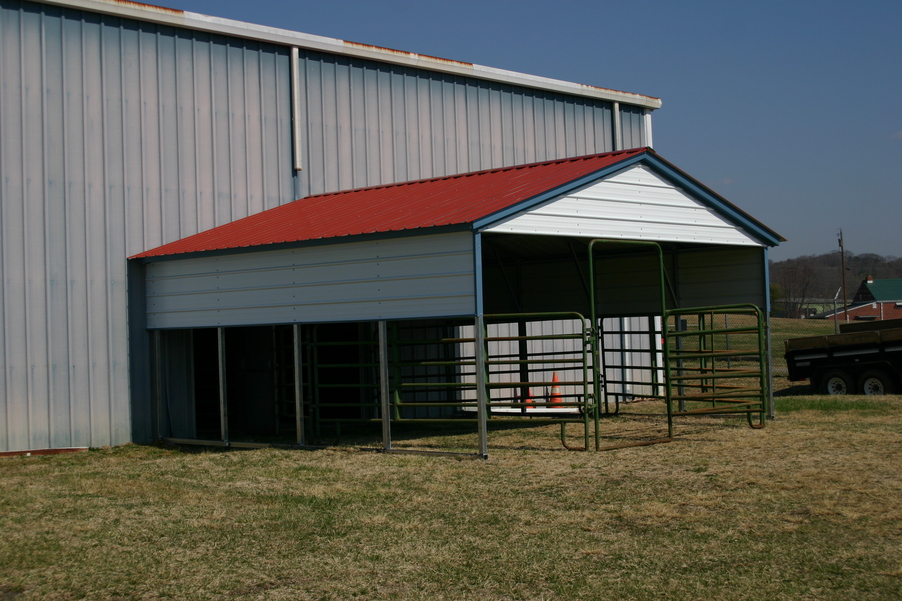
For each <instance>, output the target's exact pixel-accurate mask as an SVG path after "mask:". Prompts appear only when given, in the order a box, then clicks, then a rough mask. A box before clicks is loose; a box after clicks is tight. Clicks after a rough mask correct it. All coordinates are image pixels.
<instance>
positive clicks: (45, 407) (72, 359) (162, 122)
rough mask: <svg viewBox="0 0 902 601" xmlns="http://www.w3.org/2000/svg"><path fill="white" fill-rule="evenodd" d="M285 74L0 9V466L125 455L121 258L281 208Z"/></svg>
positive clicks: (34, 10)
mask: <svg viewBox="0 0 902 601" xmlns="http://www.w3.org/2000/svg"><path fill="white" fill-rule="evenodd" d="M288 62H289V59H288V52H287V49H285V48H279V47H276V46H267V45H265V44H260V43H257V42H243V41H240V40H239V41H236V40H228V39H226V38H224V37H218V36H213V35H210V34H203V33H200V34H192V33H191V32H186V31H179V30H175V29H173V28H169V27H163V26H156V25H151V24H139V23H137V22H135V21H128V20H124V19H117V18H115V17H101V16H99V15H96V14H92V13H87V12H81V11H76V10H69V9H61V8H57V7H53V6H48V5H40V4H34V3H30V2H17V1H14V0H0V81H2V88H0V229H2V231H0V254H2V258H0V276H2V277H0V282H2V290H0V294H2V298H0V305H2V313H0V338H2V341H3V342H2V348H0V353H2V355H0V364H2V365H3V370H2V374H0V420H2V421H0V450H20V449H37V448H47V447H69V446H100V445H107V444H118V443H123V442H127V441H129V440H131V437H132V430H131V423H130V408H129V398H130V393H131V391H130V386H129V365H128V360H127V359H126V358H127V357H128V354H129V352H128V351H129V346H128V336H127V330H126V324H127V314H126V309H127V303H126V257H127V256H129V255H131V254H134V253H137V252H140V251H142V250H146V249H148V248H152V247H154V246H157V245H159V244H161V243H164V242H169V241H172V240H176V239H178V238H181V237H183V236H186V235H188V234H191V233H194V232H197V231H199V230H201V229H206V228H209V227H212V226H214V225H218V224H221V223H225V222H226V221H231V220H232V219H235V218H237V217H241V216H243V215H247V214H249V213H251V212H257V211H260V210H263V209H265V208H269V207H273V206H277V205H278V204H281V203H282V202H286V201H289V200H292V199H293V197H294V194H293V190H292V179H291V178H292V172H291V170H290V158H291V154H290V153H291V150H290V146H289V143H290V139H289V137H288V136H287V134H286V132H288V130H289V128H288V123H289V119H290V112H289V111H290V106H289V98H290V97H289V93H290V90H289V85H288V84H289V81H288V80H289V66H288ZM138 360H140V358H138Z"/></svg>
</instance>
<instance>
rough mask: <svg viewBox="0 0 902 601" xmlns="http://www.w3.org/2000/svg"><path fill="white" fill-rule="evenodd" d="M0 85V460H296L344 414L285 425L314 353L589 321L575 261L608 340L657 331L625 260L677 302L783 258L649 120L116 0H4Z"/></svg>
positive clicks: (719, 291) (715, 298)
mask: <svg viewBox="0 0 902 601" xmlns="http://www.w3.org/2000/svg"><path fill="white" fill-rule="evenodd" d="M0 80H2V88H0V236H2V238H0V253H2V257H0V275H2V277H0V311H2V312H0V339H2V345H0V365H2V367H3V369H2V372H0V452H14V451H22V450H42V449H60V448H72V447H88V446H90V447H96V446H103V445H115V444H122V443H125V442H130V441H134V442H149V441H152V440H153V439H155V438H157V437H160V436H176V437H185V438H192V437H194V438H198V437H203V436H202V431H205V430H216V431H217V433H219V432H222V431H223V430H224V429H225V428H226V426H227V423H232V424H233V425H237V423H238V420H239V419H240V420H242V422H243V423H244V424H247V425H248V428H249V429H251V430H253V429H256V431H257V432H256V434H255V436H264V437H265V436H276V435H278V434H279V433H280V432H281V430H282V429H283V428H285V427H288V426H286V423H287V422H286V415H287V416H288V418H289V419H288V421H289V422H291V420H292V419H293V420H294V421H293V422H291V424H290V425H291V427H292V428H294V434H296V435H298V437H300V430H301V429H302V428H307V427H316V425H315V423H314V422H315V420H316V419H317V418H321V419H323V420H326V419H334V420H342V419H345V418H348V415H346V414H347V411H346V410H345V409H341V408H340V407H320V408H318V409H316V412H315V413H309V412H308V413H302V412H300V411H295V412H294V413H292V410H291V409H290V408H289V410H288V413H280V412H281V411H282V409H280V408H281V407H282V406H283V405H284V406H286V407H288V406H290V405H291V403H289V402H285V400H284V399H283V398H282V396H281V395H288V396H293V395H295V394H296V393H295V392H291V391H292V390H294V391H297V390H300V387H301V386H313V388H309V389H308V388H305V390H309V391H310V394H312V395H319V394H321V393H323V391H324V390H325V386H326V384H327V382H326V380H328V379H329V378H326V377H325V376H324V375H323V374H324V373H325V372H323V371H321V370H322V369H323V365H326V363H323V361H327V359H326V358H327V356H328V352H329V351H328V348H330V347H329V345H330V344H333V345H334V344H335V343H337V342H343V343H350V342H353V343H354V344H357V345H358V346H360V345H365V343H367V342H368V341H370V340H371V338H370V337H369V333H370V332H374V331H375V325H374V324H377V323H380V324H383V325H382V326H380V327H385V324H386V323H387V324H388V326H387V327H388V328H389V329H391V328H393V327H394V328H396V329H397V328H400V327H402V326H405V327H406V326H409V327H411V328H414V327H418V328H420V331H421V332H426V331H432V330H437V329H441V328H443V327H460V326H459V323H460V320H464V321H466V320H468V319H469V320H470V322H469V323H471V324H472V323H473V321H472V320H473V319H474V318H477V319H482V318H483V317H484V316H485V315H489V314H493V315H494V314H501V313H504V314H512V313H525V312H529V313H533V314H534V313H537V312H550V311H551V312H553V311H563V312H566V311H569V312H581V313H585V314H588V313H589V310H588V307H587V303H588V298H589V297H588V296H587V294H586V285H587V284H586V281H588V280H587V273H588V272H587V271H586V270H587V268H588V263H587V258H586V256H587V255H586V252H587V248H588V247H589V245H588V242H589V241H590V240H592V239H596V238H604V239H608V240H614V241H618V240H619V241H621V243H622V245H621V246H617V245H616V244H615V243H611V245H610V246H608V247H606V248H607V250H604V251H597V252H598V253H599V256H601V257H602V259H603V260H602V261H601V262H600V264H599V266H598V267H597V274H594V275H597V277H598V281H599V282H604V283H603V285H602V284H599V290H600V297H599V298H600V299H601V300H599V301H597V304H598V306H599V307H602V309H601V310H600V311H599V313H598V314H599V315H600V316H602V317H604V318H613V317H618V318H630V317H635V316H639V315H641V316H651V315H655V314H656V311H657V309H658V308H659V306H658V305H656V302H657V301H656V300H655V293H654V292H653V290H652V289H653V288H654V285H655V284H654V283H655V282H656V281H657V279H656V278H657V274H658V268H657V262H656V260H654V261H652V260H651V259H649V257H650V256H651V255H649V252H650V251H648V249H646V248H642V249H639V250H637V248H636V247H631V246H629V245H628V244H627V243H628V242H654V243H657V244H658V245H659V247H660V248H661V249H662V252H663V255H662V256H663V257H664V258H663V259H662V265H663V269H664V270H665V271H666V272H667V279H668V286H669V287H670V290H669V293H668V294H669V296H668V298H667V300H666V301H665V302H666V303H668V304H670V305H672V306H702V305H713V304H717V305H723V304H735V303H750V304H754V305H757V306H759V307H764V306H766V305H767V302H768V300H767V288H768V286H767V278H766V264H767V257H766V253H767V248H768V247H771V246H774V245H776V244H778V243H779V242H780V241H781V238H780V237H779V235H777V234H776V233H774V232H773V231H771V230H770V229H768V228H767V227H766V226H764V225H762V224H760V223H759V222H757V221H755V220H754V219H753V218H751V217H750V216H749V215H747V214H746V213H744V212H743V211H741V210H740V209H738V208H737V207H735V206H733V205H731V204H730V203H729V202H728V201H726V200H725V199H723V198H721V197H720V196H718V195H717V194H715V193H714V192H712V191H711V190H709V189H707V188H706V187H705V186H704V185H702V184H700V183H699V182H697V181H696V180H694V179H693V178H692V177H691V176H689V175H688V174H686V173H684V172H682V171H681V170H679V169H678V168H677V167H675V166H674V165H672V164H670V163H669V162H667V161H666V160H665V159H664V158H662V157H660V156H659V155H658V154H657V153H655V152H654V151H653V150H651V148H652V146H653V140H652V127H651V124H652V111H654V110H656V109H658V108H659V107H660V106H661V102H660V100H658V99H656V98H651V97H647V96H642V95H639V94H630V93H624V92H617V91H612V90H605V89H601V88H593V87H590V86H584V85H578V84H571V83H567V82H561V81H557V80H552V79H546V78H539V77H534V76H529V75H522V74H518V73H512V72H508V71H502V70H498V69H492V68H488V67H481V66H478V65H471V64H467V63H459V62H454V61H447V60H441V59H433V58H430V57H425V56H421V55H417V54H413V53H405V52H396V51H391V50H386V49H380V48H375V47H371V46H365V45H360V44H354V43H350V42H345V41H342V40H335V39H329V38H322V37H318V36H312V35H307V34H301V33H295V32H290V31H284V30H278V29H273V28H269V27H262V26H255V25H251V24H247V23H239V22H234V21H228V20H223V19H218V18H211V17H206V16H204V15H199V14H194V13H186V12H182V11H178V10H170V9H163V8H156V7H153V6H148V5H143V4H135V3H130V2H118V1H113V0H57V1H48V2H36V1H30V0H0ZM553 172H554V173H556V175H551V174H552V173H553ZM405 182H417V183H405ZM475 182H478V184H476V183H475ZM486 182H493V183H492V184H491V186H488V187H486V185H485V184H486ZM493 186H494V187H493ZM415 216H419V217H420V218H421V219H420V220H417V219H415V218H414V217H415ZM649 261H651V262H649ZM594 275H593V277H594ZM588 279H592V278H588ZM386 280H390V281H391V282H392V283H391V284H390V285H387V284H386ZM593 281H594V280H593ZM549 282H554V287H555V291H556V294H555V295H553V296H550V295H548V294H547V291H548V289H549ZM443 320H444V321H443ZM515 321H516V320H515ZM397 324H401V326H398V325H397ZM443 324H444V325H443ZM298 335H301V336H303V337H305V338H304V340H305V341H307V342H305V343H304V344H312V345H313V346H307V347H304V348H312V349H315V350H316V352H317V353H321V355H317V356H318V357H320V359H322V361H321V362H320V363H319V364H315V363H314V359H312V358H310V357H301V356H297V357H295V356H294V355H292V354H291V352H290V351H291V349H292V348H295V349H297V348H300V346H299V345H300V344H301V343H300V342H298V341H296V340H293V339H292V336H295V337H296V336H298ZM436 336H438V335H436ZM317 337H319V338H317ZM439 338H441V337H440V336H439ZM224 340H231V341H232V342H230V343H227V342H223V341H224ZM311 340H312V341H314V342H310V341H311ZM316 341H319V342H316ZM228 344H232V345H236V347H237V348H241V349H243V350H242V351H240V352H239V351H235V352H232V353H231V354H229V353H225V354H223V352H219V353H217V349H218V348H219V349H227V348H228V346H227V345H228ZM317 345H318V346H317ZM286 348H287V349H288V351H286V350H285V349H286ZM360 348H363V346H360ZM367 348H369V347H367ZM373 349H375V347H373ZM373 349H371V350H373ZM286 352H287V354H285V353H286ZM367 352H369V351H367ZM373 352H375V350H373ZM289 356H290V357H292V358H289ZM225 357H229V359H226V358H225ZM365 359H366V358H365V357H364V353H363V351H361V352H360V353H358V355H357V360H356V361H357V363H356V364H355V365H356V367H353V368H341V369H345V370H347V369H352V370H353V369H356V370H357V371H356V372H355V374H356V375H354V376H353V377H352V378H350V379H351V380H354V381H358V380H359V381H360V382H361V384H360V386H362V387H364V388H365V386H364V385H365V384H366V383H367V382H376V384H377V386H376V390H374V391H372V392H373V394H374V395H375V396H378V385H381V380H380V377H378V376H379V374H376V376H377V377H375V378H370V377H369V376H366V377H364V376H363V375H361V374H362V372H361V369H363V368H362V367H361V366H363V365H364V364H365V365H370V363H371V362H370V361H369V360H368V359H367V360H365ZM329 360H330V361H331V359H329ZM333 364H335V363H333ZM380 365H382V366H383V367H384V366H385V365H387V363H384V362H383V364H380ZM335 369H338V370H339V371H340V369H339V368H335ZM373 369H374V370H375V369H376V368H373ZM380 369H381V368H380ZM317 370H320V371H317ZM214 372H215V373H217V374H219V375H218V376H211V375H210V374H211V373H214ZM226 372H228V373H229V374H231V375H228V376H227V375H225V374H226ZM374 373H375V372H374ZM300 374H306V375H307V376H311V374H312V376H311V377H313V378H314V379H313V380H312V381H313V382H316V381H319V380H316V378H320V377H322V378H324V379H323V380H322V381H321V383H320V385H319V388H317V387H316V385H315V384H311V383H310V380H309V379H308V380H303V378H302V377H301V375H300ZM381 375H382V376H385V378H387V377H388V376H387V375H386V374H385V373H382V374H381ZM346 376H347V374H345V375H340V374H339V373H338V372H336V373H333V375H332V376H330V377H331V378H332V380H347V379H348V378H347V377H346ZM284 377H287V378H288V379H289V380H290V381H288V382H287V383H286V382H285V381H283V379H280V378H284ZM299 378H300V379H299ZM217 381H218V384H219V386H220V389H221V390H220V391H219V393H216V392H215V391H214V390H213V389H214V388H216V386H217ZM302 381H303V383H302ZM394 381H397V378H396V379H395V380H394ZM226 383H227V384H226ZM367 385H368V384H367ZM386 385H387V384H386ZM226 386H227V387H228V392H229V399H228V400H226V399H225V396H224V395H225V389H226ZM211 387H212V388H211ZM366 390H368V389H366ZM249 391H255V392H253V393H252V392H249ZM261 391H262V392H261ZM297 394H300V393H299V392H298V393H297ZM367 394H369V393H367ZM355 398H356V397H355ZM374 398H375V397H374ZM350 404H351V405H355V404H356V400H355V402H354V403H350ZM314 407H318V406H316V405H314ZM227 409H228V410H230V412H231V415H232V420H229V421H228V422H227V418H226V415H227V413H226V410H227ZM358 409H359V408H357V407H356V405H355V408H354V409H353V411H358ZM207 410H211V411H213V415H212V416H209V415H205V411H207ZM375 411H376V412H378V407H376V408H375ZM358 414H359V411H358V413H355V414H354V415H355V416H359V415H358ZM236 416H239V417H236ZM302 419H307V424H306V425H302V424H300V422H301V421H302ZM310 424H313V426H311V425H310Z"/></svg>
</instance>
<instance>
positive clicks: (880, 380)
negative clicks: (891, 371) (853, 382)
mask: <svg viewBox="0 0 902 601" xmlns="http://www.w3.org/2000/svg"><path fill="white" fill-rule="evenodd" d="M858 390H860V391H861V394H866V395H883V394H895V392H896V384H895V382H893V380H892V378H890V377H889V376H888V375H887V374H886V373H885V372H882V371H880V370H879V369H869V370H867V371H865V372H864V373H862V374H861V377H859V378H858Z"/></svg>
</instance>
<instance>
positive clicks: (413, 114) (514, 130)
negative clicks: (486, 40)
mask: <svg viewBox="0 0 902 601" xmlns="http://www.w3.org/2000/svg"><path fill="white" fill-rule="evenodd" d="M298 76H299V79H300V83H301V87H302V89H303V90H304V92H303V93H302V94H301V98H300V103H301V114H302V116H303V119H302V121H303V127H302V138H303V139H302V146H303V148H304V151H303V152H302V154H303V157H302V158H303V160H302V162H303V166H304V169H303V172H302V173H301V176H300V185H301V189H300V190H299V197H300V196H308V195H311V194H319V193H323V192H334V191H338V190H348V189H351V188H359V187H363V186H371V185H376V184H384V183H391V182H400V181H409V180H417V179H425V178H430V177H440V176H443V175H449V174H454V173H466V172H470V171H478V170H481V169H490V168H495V167H507V166H511V165H521V164H525V163H532V162H537V161H544V160H550V159H557V158H563V157H574V156H581V155H586V154H594V153H601V152H609V151H612V150H614V149H615V145H614V125H613V103H611V102H605V101H602V100H593V99H591V98H584V97H577V96H566V95H564V94H560V93H555V92H544V91H541V90H537V89H532V88H522V87H517V86H513V85H509V84H501V83H495V82H489V81H485V80H479V79H472V78H465V77H462V76H455V75H451V74H442V73H435V72H431V71H426V70H423V69H414V68H412V67H404V66H400V65H390V64H385V63H377V62H374V61H367V60H363V59H353V58H349V57H345V56H336V55H330V54H325V53H321V52H314V51H304V50H301V52H300V61H299V66H298ZM620 112H621V115H622V116H623V118H622V119H621V129H622V132H621V141H620V144H619V147H621V148H638V147H642V146H645V145H646V144H647V143H648V138H649V136H647V135H646V131H645V129H646V120H645V112H646V111H645V109H642V108H639V107H631V106H628V105H620Z"/></svg>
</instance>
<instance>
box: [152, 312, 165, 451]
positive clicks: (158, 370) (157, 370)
mask: <svg viewBox="0 0 902 601" xmlns="http://www.w3.org/2000/svg"><path fill="white" fill-rule="evenodd" d="M153 363H154V367H153V375H154V386H155V388H156V390H155V391H154V392H155V393H156V394H155V395H154V400H155V402H156V405H157V407H156V409H157V419H156V422H157V423H156V426H157V428H156V429H157V432H156V435H157V440H160V439H161V438H163V352H162V350H161V348H160V330H154V331H153Z"/></svg>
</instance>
